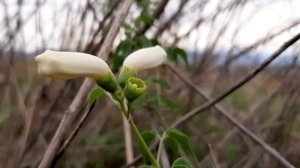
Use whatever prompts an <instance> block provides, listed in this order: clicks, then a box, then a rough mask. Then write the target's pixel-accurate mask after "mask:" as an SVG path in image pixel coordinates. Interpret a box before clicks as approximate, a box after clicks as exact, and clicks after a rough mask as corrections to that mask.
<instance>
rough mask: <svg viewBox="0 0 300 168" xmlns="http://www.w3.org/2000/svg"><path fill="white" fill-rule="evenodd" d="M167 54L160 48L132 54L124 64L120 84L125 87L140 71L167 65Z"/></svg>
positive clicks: (151, 48) (156, 47)
mask: <svg viewBox="0 0 300 168" xmlns="http://www.w3.org/2000/svg"><path fill="white" fill-rule="evenodd" d="M166 60H167V53H166V52H165V50H164V49H163V48H162V47H160V46H155V47H148V48H143V49H140V50H137V51H135V52H133V53H131V54H130V55H129V56H128V57H127V58H126V59H125V60H124V63H123V67H122V69H121V72H120V75H119V83H120V85H121V86H124V84H125V83H126V81H127V79H128V78H129V77H131V76H135V75H136V74H137V72H138V71H142V70H145V69H149V68H153V67H156V66H159V65H161V64H163V63H165V62H166Z"/></svg>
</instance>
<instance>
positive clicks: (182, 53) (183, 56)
mask: <svg viewBox="0 0 300 168" xmlns="http://www.w3.org/2000/svg"><path fill="white" fill-rule="evenodd" d="M175 52H176V53H177V55H178V56H180V57H181V59H182V60H183V61H184V63H185V65H186V66H189V63H188V60H187V53H186V52H185V50H183V49H181V48H178V47H176V48H175Z"/></svg>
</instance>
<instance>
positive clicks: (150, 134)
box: [139, 131, 157, 163]
mask: <svg viewBox="0 0 300 168" xmlns="http://www.w3.org/2000/svg"><path fill="white" fill-rule="evenodd" d="M156 136H157V135H156V132H154V131H145V132H143V133H142V137H143V139H144V141H145V142H146V144H147V145H148V146H149V145H150V144H151V143H152V142H153V141H154V140H155V139H156ZM139 149H140V151H141V154H142V156H143V159H144V162H145V163H151V162H150V159H149V158H148V156H147V153H146V151H145V150H144V148H142V145H141V144H140V142H139Z"/></svg>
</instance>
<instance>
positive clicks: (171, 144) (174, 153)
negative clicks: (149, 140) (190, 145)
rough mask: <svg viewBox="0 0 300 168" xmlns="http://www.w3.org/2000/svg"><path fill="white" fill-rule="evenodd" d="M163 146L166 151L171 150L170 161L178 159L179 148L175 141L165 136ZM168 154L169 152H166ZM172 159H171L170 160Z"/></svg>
mask: <svg viewBox="0 0 300 168" xmlns="http://www.w3.org/2000/svg"><path fill="white" fill-rule="evenodd" d="M164 145H165V147H166V149H167V151H169V149H170V150H171V151H170V152H171V155H170V157H171V160H174V159H175V158H178V157H179V156H180V154H179V146H178V144H177V142H176V140H175V139H173V138H172V137H170V136H165V138H164ZM168 153H169V152H168ZM172 158H173V159H172Z"/></svg>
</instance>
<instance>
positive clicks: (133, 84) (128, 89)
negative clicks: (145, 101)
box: [124, 77, 147, 102]
mask: <svg viewBox="0 0 300 168" xmlns="http://www.w3.org/2000/svg"><path fill="white" fill-rule="evenodd" d="M146 88H147V85H146V83H145V82H144V81H143V80H141V79H139V78H135V77H130V78H129V79H128V80H127V82H126V85H125V89H124V91H125V97H126V99H127V100H128V101H129V102H131V101H133V100H135V99H137V98H138V97H139V96H140V95H142V94H143V93H144V92H145V90H146Z"/></svg>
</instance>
